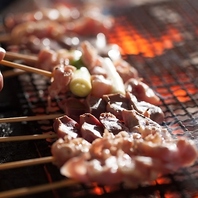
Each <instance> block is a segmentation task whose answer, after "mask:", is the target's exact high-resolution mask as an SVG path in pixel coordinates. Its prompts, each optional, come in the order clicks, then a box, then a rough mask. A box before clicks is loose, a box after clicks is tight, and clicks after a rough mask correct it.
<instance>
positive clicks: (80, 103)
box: [62, 97, 89, 122]
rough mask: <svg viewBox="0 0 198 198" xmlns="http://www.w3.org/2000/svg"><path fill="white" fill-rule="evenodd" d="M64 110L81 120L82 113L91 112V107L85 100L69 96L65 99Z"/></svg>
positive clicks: (70, 115) (75, 118)
mask: <svg viewBox="0 0 198 198" xmlns="http://www.w3.org/2000/svg"><path fill="white" fill-rule="evenodd" d="M62 108H63V110H64V112H65V114H66V115H68V116H69V117H71V118H72V119H74V120H75V121H76V122H79V120H80V115H82V114H84V113H87V112H89V107H88V106H87V104H86V102H85V101H84V100H79V99H78V98H74V97H69V98H67V99H66V100H65V101H64V105H63V107H62Z"/></svg>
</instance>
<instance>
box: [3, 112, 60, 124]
mask: <svg viewBox="0 0 198 198" xmlns="http://www.w3.org/2000/svg"><path fill="white" fill-rule="evenodd" d="M62 115H63V114H50V115H36V116H23V117H11V118H10V117H9V118H0V123H5V122H24V121H38V120H49V119H55V118H58V117H61V116H62Z"/></svg>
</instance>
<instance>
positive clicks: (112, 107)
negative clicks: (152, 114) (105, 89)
mask: <svg viewBox="0 0 198 198" xmlns="http://www.w3.org/2000/svg"><path fill="white" fill-rule="evenodd" d="M102 98H103V99H104V100H105V101H106V103H107V106H106V110H107V112H110V113H112V114H113V115H115V116H116V117H117V118H118V119H122V110H123V109H131V106H130V103H129V100H128V99H127V98H126V97H125V96H123V95H121V94H108V95H104V96H103V97H102Z"/></svg>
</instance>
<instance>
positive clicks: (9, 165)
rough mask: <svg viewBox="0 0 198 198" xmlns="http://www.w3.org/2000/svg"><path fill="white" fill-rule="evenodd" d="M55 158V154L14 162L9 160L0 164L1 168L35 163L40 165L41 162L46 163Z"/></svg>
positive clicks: (19, 166)
mask: <svg viewBox="0 0 198 198" xmlns="http://www.w3.org/2000/svg"><path fill="white" fill-rule="evenodd" d="M54 160H55V159H54V157H53V156H48V157H42V158H34V159H27V160H20V161H14V162H7V163H3V164H0V170H6V169H13V168H21V167H26V166H33V165H39V164H46V163H51V162H53V161H54Z"/></svg>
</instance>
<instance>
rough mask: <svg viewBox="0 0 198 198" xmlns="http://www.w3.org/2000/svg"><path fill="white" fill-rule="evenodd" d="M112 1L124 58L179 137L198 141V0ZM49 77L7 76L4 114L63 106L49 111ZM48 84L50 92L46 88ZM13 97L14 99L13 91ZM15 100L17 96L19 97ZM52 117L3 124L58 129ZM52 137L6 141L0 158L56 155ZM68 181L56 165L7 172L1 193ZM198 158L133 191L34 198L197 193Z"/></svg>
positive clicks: (3, 129) (93, 190)
mask: <svg viewBox="0 0 198 198" xmlns="http://www.w3.org/2000/svg"><path fill="white" fill-rule="evenodd" d="M118 7H119V6H115V7H114V6H112V7H111V8H110V11H111V13H112V14H113V15H114V17H115V27H114V28H113V29H112V30H111V32H110V33H109V34H108V35H107V40H108V42H109V43H117V44H118V45H119V46H120V47H121V48H122V50H123V51H122V52H123V57H124V58H125V59H126V60H127V61H129V62H130V63H131V64H132V65H134V66H135V67H136V69H137V70H138V71H139V73H140V76H142V77H143V79H144V81H145V82H146V83H147V84H148V85H149V86H151V87H152V88H153V89H154V90H155V91H156V92H157V93H158V94H159V96H160V98H161V105H160V107H161V108H162V110H163V112H164V113H165V120H164V122H163V125H164V126H165V127H166V128H167V129H168V130H169V132H170V133H171V134H172V135H173V136H186V137H188V138H189V139H193V140H194V141H195V142H196V144H197V146H198V143H197V140H198V26H197V25H198V20H197V19H198V2H197V1H196V0H178V1H176V0H174V1H154V3H150V4H144V5H140V6H130V7H129V6H123V7H119V8H118ZM47 86H48V83H47V82H46V79H45V78H43V79H42V78H41V77H40V76H38V75H35V74H32V75H30V74H23V75H20V76H19V77H13V78H9V79H5V87H4V89H3V91H2V93H1V98H0V116H1V117H13V116H21V115H39V114H45V113H52V112H54V113H55V112H60V110H59V108H58V101H57V100H54V101H53V102H52V105H53V108H52V110H51V112H49V111H48V110H47ZM42 90H43V91H42ZM12 96H14V97H12ZM13 98H14V99H13ZM52 124H53V122H52V121H51V120H49V121H48V120H47V121H38V122H33V121H32V122H23V123H3V124H0V135H1V136H12V135H26V134H36V133H44V132H50V131H52V130H53V129H52ZM50 145H51V142H49V141H46V140H36V141H22V142H11V143H0V149H1V152H0V162H1V163H4V162H9V161H18V160H24V159H33V158H37V157H45V156H50V155H51V153H50ZM62 179H65V178H64V177H62V176H61V175H60V173H59V170H58V169H57V168H56V167H55V166H54V165H52V164H50V163H49V164H46V165H37V166H29V167H25V168H17V169H10V170H4V171H0V191H7V190H12V189H17V188H21V187H31V186H37V185H41V184H46V183H53V182H55V181H60V180H62ZM197 189H198V163H195V165H193V166H192V167H190V168H185V169H181V170H179V171H178V172H176V173H174V174H170V175H165V176H162V177H160V178H159V179H157V180H156V181H154V182H153V183H152V184H150V185H143V186H139V187H138V188H137V189H127V188H126V187H124V186H122V185H119V186H113V187H108V186H105V187H100V186H85V185H72V186H68V187H65V188H61V189H55V190H51V191H47V192H42V193H39V194H31V195H28V196H27V197H28V198H29V197H44V196H46V197H49V198H51V197H52V198H53V197H98V196H99V197H110V196H112V197H182V198H188V197H198V190H197Z"/></svg>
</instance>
